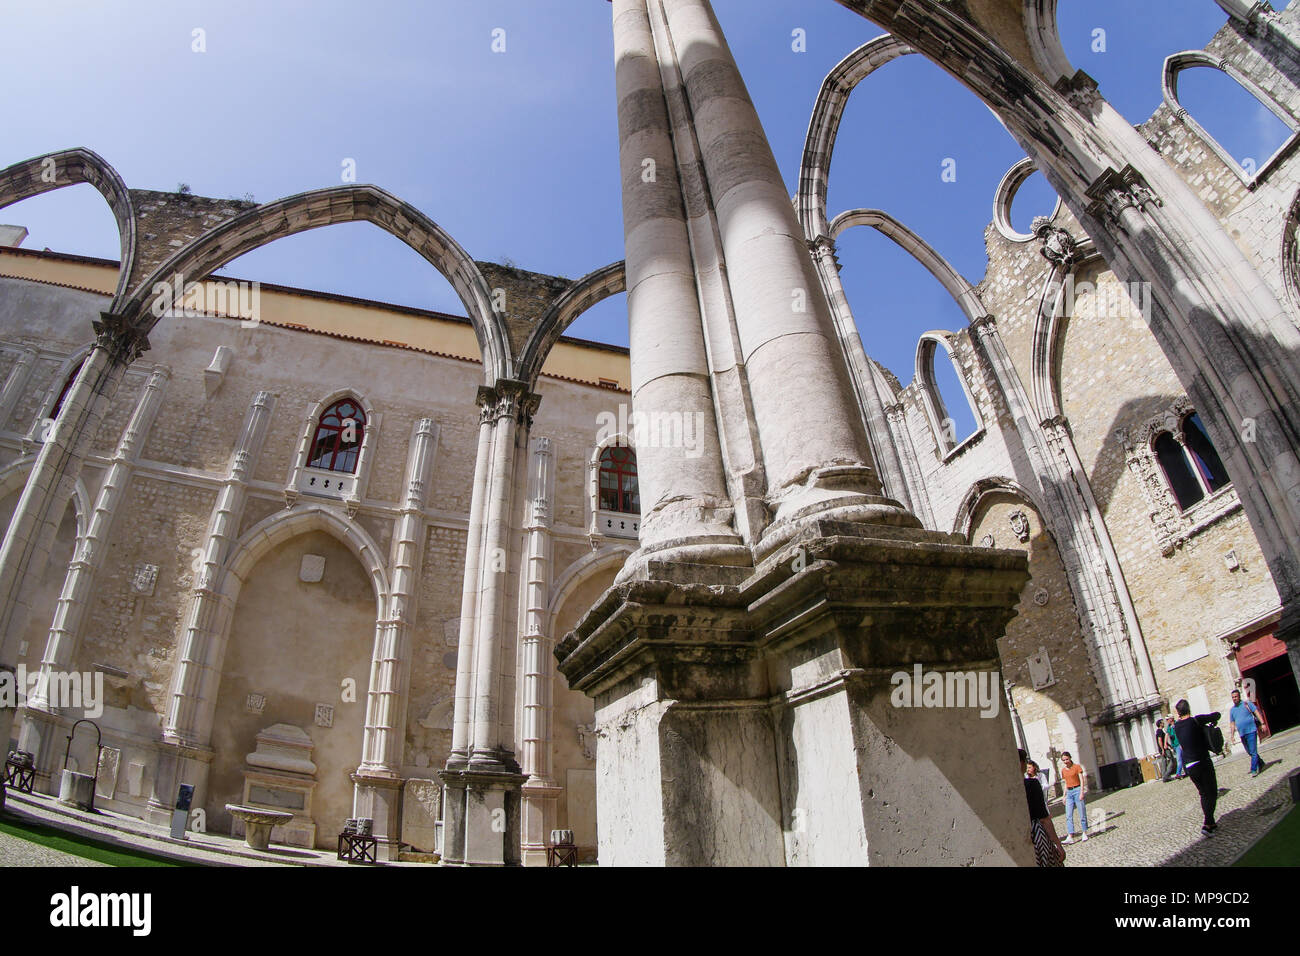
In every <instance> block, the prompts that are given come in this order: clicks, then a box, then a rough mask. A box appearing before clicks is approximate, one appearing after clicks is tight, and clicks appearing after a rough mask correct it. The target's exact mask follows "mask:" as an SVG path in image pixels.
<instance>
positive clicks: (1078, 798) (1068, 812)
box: [1065, 787, 1088, 836]
mask: <svg viewBox="0 0 1300 956" xmlns="http://www.w3.org/2000/svg"><path fill="white" fill-rule="evenodd" d="M1075 807H1078V808H1079V820H1080V823H1081V825H1082V826H1083V832H1085V833H1087V832H1088V808H1087V807H1086V806H1084V804H1083V788H1082V787H1073V788H1071V789H1069V790H1067V791H1065V831H1066V832H1067V833H1068V834H1069V835H1070V836H1074V808H1075Z"/></svg>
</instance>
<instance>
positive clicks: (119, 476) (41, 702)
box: [19, 365, 171, 774]
mask: <svg viewBox="0 0 1300 956" xmlns="http://www.w3.org/2000/svg"><path fill="white" fill-rule="evenodd" d="M170 374H171V373H170V372H169V371H168V370H167V369H166V368H165V367H164V366H161V365H156V366H154V369H153V372H152V373H150V375H149V379H148V381H146V382H145V385H144V388H143V389H141V392H140V397H139V399H138V400H137V401H136V405H135V409H134V411H133V412H132V414H131V420H130V421H129V422H128V423H127V426H126V430H125V431H124V432H123V433H122V437H121V439H120V440H119V441H118V443H117V448H116V450H115V451H114V452H113V458H112V460H111V461H110V463H109V466H108V470H107V472H105V474H104V480H103V483H102V484H101V485H100V488H99V494H98V495H97V496H96V499H95V505H94V510H93V511H92V512H91V515H90V522H89V525H88V527H87V529H86V535H85V538H84V539H83V540H82V541H81V544H80V548H79V550H78V552H77V553H76V554H74V555H73V558H72V562H71V563H70V564H69V565H68V572H67V575H66V576H65V578H64V581H63V590H62V591H61V592H60V594H59V599H58V602H57V603H56V604H55V606H54V621H53V623H52V624H51V626H50V633H49V637H48V638H47V640H46V643H45V653H44V654H43V655H42V657H41V675H42V680H41V681H40V682H39V683H38V685H37V691H36V693H34V694H33V695H32V696H31V697H30V698H29V699H28V701H27V710H26V717H25V719H24V726H23V730H22V735H21V736H22V742H21V743H20V744H19V746H20V747H21V748H22V749H23V750H28V751H31V752H33V753H35V754H36V755H37V762H38V769H39V770H40V771H41V772H42V773H43V774H44V773H49V772H51V771H52V769H53V761H54V758H55V756H56V754H55V750H56V748H52V747H50V746H48V744H49V740H50V733H51V730H52V728H53V726H54V725H53V724H52V723H51V722H50V721H49V720H47V719H42V713H41V712H47V713H52V709H51V701H50V700H49V696H48V687H49V683H48V682H49V677H50V675H51V674H52V673H53V672H54V671H55V670H57V669H60V668H65V667H67V666H68V664H69V662H71V660H72V658H73V655H74V653H75V651H76V647H77V644H78V641H79V640H80V638H81V633H82V627H83V623H84V621H85V616H86V610H87V607H88V605H89V599H90V592H91V588H92V587H93V586H94V580H95V575H96V573H97V572H98V570H99V568H100V566H101V565H102V564H103V561H104V556H105V554H106V553H107V551H108V541H109V538H110V536H111V533H112V527H113V521H114V519H115V518H116V517H117V514H118V512H119V511H120V510H121V506H122V502H123V500H124V499H125V497H126V490H127V488H128V486H129V485H130V483H131V476H132V475H133V474H134V472H135V466H136V462H137V461H138V460H139V458H140V452H141V449H142V447H143V445H144V438H145V436H146V435H147V434H148V433H149V429H150V428H151V427H152V425H153V421H154V418H155V417H156V416H157V414H158V409H159V407H161V405H162V397H163V390H164V386H165V385H166V383H167V380H168V378H169V377H170Z"/></svg>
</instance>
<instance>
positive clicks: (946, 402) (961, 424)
mask: <svg viewBox="0 0 1300 956" xmlns="http://www.w3.org/2000/svg"><path fill="white" fill-rule="evenodd" d="M951 336H952V333H951V332H926V333H925V334H924V335H922V336H921V341H920V343H919V344H918V345H917V349H916V384H917V387H918V389H919V392H920V396H921V400H922V402H923V403H924V406H925V410H926V415H927V416H928V417H929V419H930V429H931V431H932V432H933V433H934V438H935V447H936V448H937V450H938V453H939V457H940V458H947V457H948V456H949V455H951V454H952V453H953V452H954V451H955V450H956V449H957V448H959V447H961V446H962V445H964V444H965V443H966V442H968V441H970V440H971V439H973V438H974V437H975V436H976V435H978V434H980V433H981V432H982V431H983V429H984V422H983V420H982V419H981V418H980V414H979V407H978V406H977V405H976V404H975V401H974V399H972V397H971V394H970V387H969V386H968V385H967V384H966V376H965V375H964V374H963V373H962V370H961V367H960V366H959V365H958V364H957V357H956V356H955V355H954V354H953V352H952V344H951V342H950V338H951ZM940 347H942V351H943V353H944V357H945V358H946V361H944V360H941V359H938V358H937V357H936V356H937V354H938V352H939V351H940Z"/></svg>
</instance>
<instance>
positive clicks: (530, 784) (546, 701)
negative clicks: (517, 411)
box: [519, 438, 560, 864]
mask: <svg viewBox="0 0 1300 956" xmlns="http://www.w3.org/2000/svg"><path fill="white" fill-rule="evenodd" d="M529 473H530V474H529V495H528V506H527V508H528V510H527V514H526V518H525V524H524V536H525V544H524V546H525V548H526V550H527V553H526V563H525V565H524V567H525V569H526V574H527V581H526V582H525V584H524V627H523V634H522V636H521V637H520V641H521V642H522V647H521V653H520V655H519V656H520V661H521V663H522V674H523V680H524V686H523V713H522V715H521V717H522V720H521V722H520V723H521V726H522V734H521V740H520V742H521V744H522V746H521V748H520V757H521V760H520V763H521V769H522V771H523V772H524V773H525V774H527V775H528V779H527V781H525V782H524V787H523V854H524V861H523V862H524V863H525V864H528V863H533V862H543V861H544V860H545V855H544V854H545V849H546V840H547V836H548V834H549V833H550V830H551V827H552V826H553V825H554V822H555V803H556V798H557V797H558V796H559V793H560V788H559V787H557V786H556V785H555V781H554V780H552V779H551V724H552V718H553V713H554V712H553V709H552V689H553V685H554V682H555V659H554V657H553V656H552V655H551V649H552V645H553V644H554V641H553V639H552V635H551V610H550V603H551V573H552V564H551V544H552V542H551V498H552V495H553V493H554V487H555V469H554V456H553V455H552V453H551V440H550V439H549V438H535V439H533V443H532V455H531V463H530V468H529ZM530 857H532V858H533V859H530Z"/></svg>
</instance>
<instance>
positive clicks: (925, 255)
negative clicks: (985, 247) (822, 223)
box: [829, 209, 988, 322]
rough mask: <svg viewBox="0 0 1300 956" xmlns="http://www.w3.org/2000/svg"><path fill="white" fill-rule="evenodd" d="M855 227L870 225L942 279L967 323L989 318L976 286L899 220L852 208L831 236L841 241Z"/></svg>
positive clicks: (840, 217) (840, 218) (832, 226)
mask: <svg viewBox="0 0 1300 956" xmlns="http://www.w3.org/2000/svg"><path fill="white" fill-rule="evenodd" d="M854 226H870V227H872V228H873V229H875V230H876V231H877V232H879V233H881V234H882V235H884V236H886V237H887V238H889V239H891V240H893V241H894V242H895V243H897V244H898V245H899V246H901V247H902V248H903V249H904V250H905V251H906V252H908V253H909V254H910V255H911V256H912V258H914V259H916V261H917V262H919V263H921V265H923V266H925V268H926V269H927V270H928V271H929V273H930V274H931V275H932V276H934V277H935V278H936V279H938V280H939V283H940V285H942V286H943V287H944V288H945V289H947V290H948V294H949V295H951V296H952V297H953V299H955V300H956V302H957V304H958V305H959V306H960V307H961V310H962V312H963V313H965V315H966V320H967V321H968V322H973V321H975V320H976V319H979V318H982V317H984V316H985V315H988V312H987V310H985V308H984V304H983V303H982V302H981V301H980V297H979V295H978V293H976V291H975V289H974V287H973V286H972V285H971V284H970V283H969V282H967V281H966V278H965V277H964V276H963V275H962V274H961V273H960V272H958V271H957V270H956V269H954V268H953V266H952V264H951V263H950V262H948V260H947V259H945V258H944V257H943V256H941V255H940V254H939V253H938V252H936V251H935V249H934V247H933V246H931V245H930V244H929V243H927V242H926V241H925V240H924V239H922V238H921V237H920V236H918V235H917V234H916V233H914V232H913V231H912V230H911V229H909V228H908V227H907V226H905V225H903V224H902V223H901V222H899V221H898V220H897V219H894V218H893V217H892V216H890V215H888V214H887V213H884V212H881V211H880V210H879V209H850V210H849V211H848V212H842V213H840V214H839V215H838V216H836V217H835V219H834V221H833V222H831V224H830V227H829V229H830V235H831V238H833V239H838V238H839V237H840V235H842V234H843V233H844V232H845V231H846V230H848V229H852V228H853V227H854Z"/></svg>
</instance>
